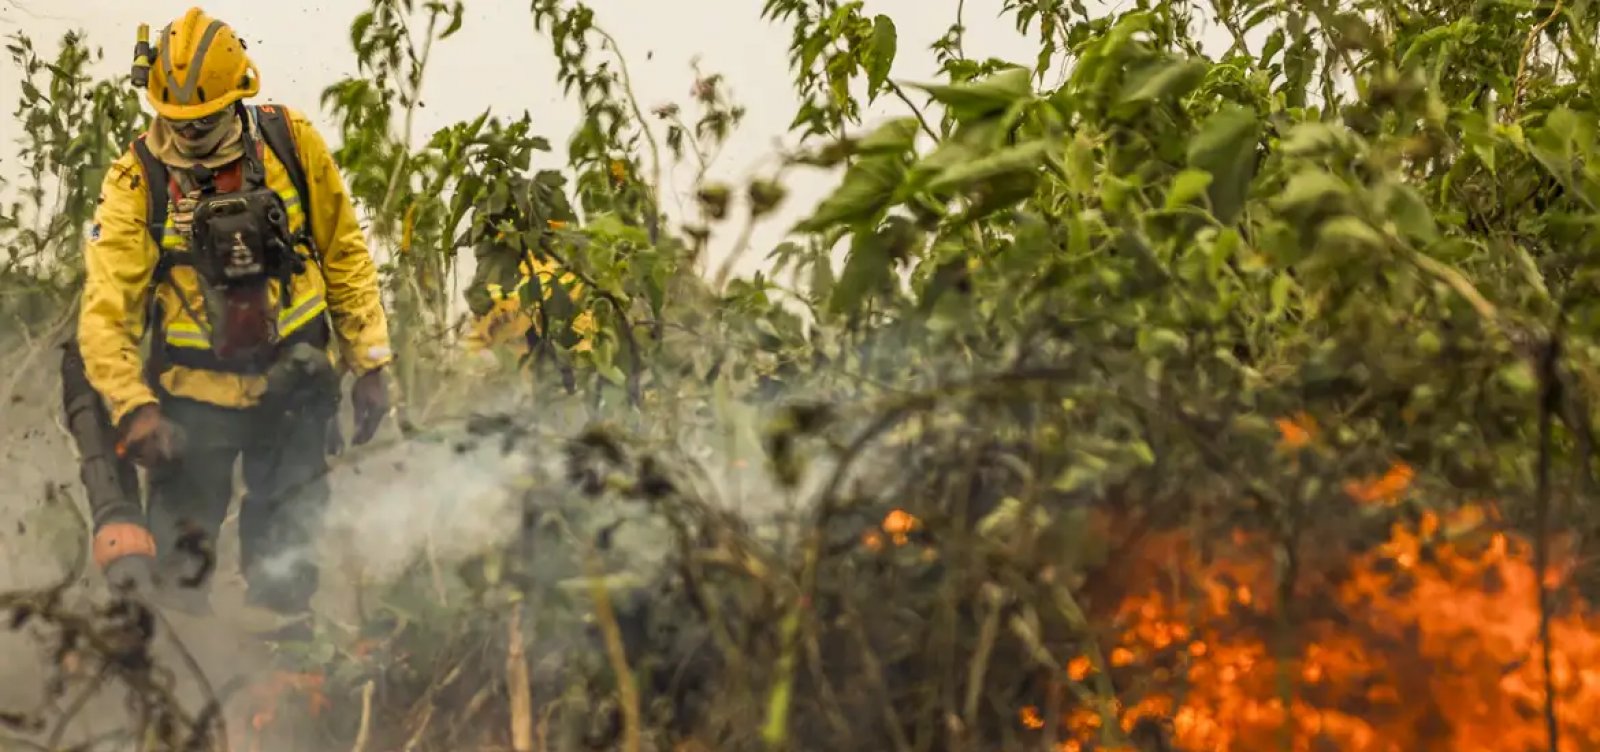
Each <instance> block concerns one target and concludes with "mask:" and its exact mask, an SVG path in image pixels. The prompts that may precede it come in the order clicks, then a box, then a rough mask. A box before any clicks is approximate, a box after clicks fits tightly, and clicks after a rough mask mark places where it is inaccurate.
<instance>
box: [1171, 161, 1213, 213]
mask: <svg viewBox="0 0 1600 752" xmlns="http://www.w3.org/2000/svg"><path fill="white" fill-rule="evenodd" d="M1210 185H1211V173H1209V172H1206V171H1205V170H1196V169H1194V168H1192V167H1191V168H1189V169H1187V170H1184V171H1183V172H1180V173H1178V176H1177V177H1176V178H1173V179H1172V188H1171V189H1170V190H1168V191H1167V204H1166V207H1167V208H1168V209H1176V208H1178V207H1180V206H1187V205H1189V204H1191V203H1193V202H1194V201H1195V199H1198V198H1200V197H1201V196H1204V195H1205V193H1206V188H1207V187H1209V186H1210Z"/></svg>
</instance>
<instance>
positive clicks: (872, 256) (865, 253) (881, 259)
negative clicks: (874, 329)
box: [828, 230, 893, 314]
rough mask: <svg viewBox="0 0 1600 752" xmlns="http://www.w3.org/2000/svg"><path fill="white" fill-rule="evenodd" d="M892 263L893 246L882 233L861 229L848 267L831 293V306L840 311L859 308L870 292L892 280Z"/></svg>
mask: <svg viewBox="0 0 1600 752" xmlns="http://www.w3.org/2000/svg"><path fill="white" fill-rule="evenodd" d="M892 264H893V259H892V258H891V257H890V254H889V246H888V244H887V243H885V242H883V238H882V237H881V236H880V235H878V234H877V233H875V232H872V231H870V230H863V231H860V232H857V233H856V234H855V237H854V238H853V239H852V241H851V246H850V255H849V257H848V258H846V259H845V262H844V270H843V271H842V272H840V274H839V281H838V283H837V284H835V285H834V287H833V294H832V295H830V296H829V299H828V308H829V310H831V311H833V312H834V313H837V314H849V313H853V312H855V311H856V309H857V308H859V307H860V305H861V302H862V301H863V300H865V299H866V297H867V296H868V295H869V294H870V293H872V292H873V291H874V290H878V289H880V288H881V287H883V286H884V285H885V284H886V283H888V281H889V280H890V278H891V276H892V274H891V272H892V271H893V270H892V269H891V265H892Z"/></svg>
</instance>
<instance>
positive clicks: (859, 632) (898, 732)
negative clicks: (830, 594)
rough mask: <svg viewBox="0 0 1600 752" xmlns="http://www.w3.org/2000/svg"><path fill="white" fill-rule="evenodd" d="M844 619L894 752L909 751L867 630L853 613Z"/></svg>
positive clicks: (881, 666) (903, 730)
mask: <svg viewBox="0 0 1600 752" xmlns="http://www.w3.org/2000/svg"><path fill="white" fill-rule="evenodd" d="M845 621H846V623H847V625H848V627H849V629H850V634H851V635H852V636H853V637H855V641H856V647H857V648H858V649H859V650H860V651H861V662H862V663H864V664H866V669H867V680H868V681H870V682H872V687H873V689H875V690H877V691H878V699H879V703H878V709H879V712H881V713H882V714H883V722H884V725H886V726H888V727H889V737H890V738H891V739H893V740H894V748H895V750H896V752H911V741H910V740H909V739H907V738H906V732H905V728H904V727H903V726H901V725H900V714H899V713H897V712H895V709H894V702H893V701H892V698H891V697H890V696H889V686H888V685H887V684H886V683H884V681H883V665H882V664H881V663H880V662H879V661H878V655H877V653H874V652H873V650H872V641H871V640H870V639H869V638H868V637H867V630H866V629H864V628H862V626H861V619H859V618H857V617H856V615H855V614H854V613H851V614H847V615H846V616H845Z"/></svg>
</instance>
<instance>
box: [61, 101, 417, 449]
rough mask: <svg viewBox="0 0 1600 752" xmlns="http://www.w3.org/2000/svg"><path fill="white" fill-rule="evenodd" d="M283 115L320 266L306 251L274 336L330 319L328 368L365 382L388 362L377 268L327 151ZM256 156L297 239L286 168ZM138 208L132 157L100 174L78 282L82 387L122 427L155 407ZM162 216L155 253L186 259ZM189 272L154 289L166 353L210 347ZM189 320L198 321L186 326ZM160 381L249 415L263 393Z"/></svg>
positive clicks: (171, 371)
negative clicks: (147, 368)
mask: <svg viewBox="0 0 1600 752" xmlns="http://www.w3.org/2000/svg"><path fill="white" fill-rule="evenodd" d="M282 109H284V110H285V111H286V113H287V114H288V116H289V123H290V128H291V131H292V133H293V135H294V140H295V145H296V150H297V151H298V153H299V157H300V161H301V163H302V165H303V166H304V169H305V173H306V181H307V183H308V184H309V189H310V192H311V201H312V206H311V207H310V210H311V219H312V230H313V231H314V233H315V241H316V244H317V247H318V248H320V249H322V266H321V267H319V266H318V265H317V263H316V262H315V261H314V260H313V257H311V256H310V255H309V252H308V251H306V250H305V249H302V252H306V253H307V254H308V257H307V260H306V269H305V271H304V272H303V273H301V274H298V275H296V276H295V277H294V279H293V281H292V284H291V287H290V291H289V292H290V295H289V298H290V299H289V301H288V302H287V304H286V305H284V306H283V307H282V309H281V311H280V314H279V317H278V325H279V333H280V335H281V336H283V337H288V336H289V335H290V334H293V333H294V332H295V331H297V330H301V329H304V328H305V327H307V326H309V325H312V324H314V323H315V322H316V321H317V320H318V319H319V317H321V316H322V315H323V314H324V312H326V313H327V314H329V317H330V318H331V321H332V325H333V326H332V330H333V334H334V337H333V338H332V340H333V341H332V342H330V343H329V357H330V360H331V361H333V362H338V361H340V360H342V361H343V363H344V364H345V365H346V366H347V367H348V368H350V369H351V370H353V371H354V372H355V373H357V374H361V373H365V372H367V371H370V370H372V369H374V368H377V367H380V366H383V365H385V364H387V363H389V362H390V360H391V359H392V354H391V351H390V348H389V331H388V322H387V319H386V317H385V315H384V311H383V307H382V301H381V292H380V290H379V287H378V273H377V267H376V265H375V264H374V263H373V260H372V256H371V254H370V253H369V252H368V250H367V244H366V238H365V236H364V234H363V233H362V230H361V227H360V225H359V224H358V222H357V218H356V211H355V206H354V204H353V203H352V201H351V198H350V195H349V193H348V192H347V191H346V189H345V184H344V178H343V177H342V176H341V175H340V174H339V170H338V166H337V165H336V164H335V163H334V161H333V156H332V154H331V153H330V152H329V150H328V147H327V144H326V142H324V141H323V139H322V137H321V135H320V134H319V133H317V131H316V129H315V127H314V126H313V125H312V124H311V123H310V121H309V120H307V119H306V118H305V117H304V116H303V115H301V114H300V113H299V112H297V111H295V110H292V109H289V108H282ZM264 152H265V153H264V154H263V157H262V159H263V162H264V165H265V168H266V177H267V185H268V186H269V187H271V188H272V190H274V191H276V192H277V193H278V194H279V195H280V196H282V197H283V199H284V203H285V205H286V206H287V208H288V217H289V222H290V229H291V231H298V230H299V229H300V228H301V227H302V226H303V225H304V224H305V219H306V207H304V206H301V204H300V197H299V195H298V194H297V193H296V192H295V190H294V185H293V182H292V181H291V180H290V178H289V175H288V172H287V171H286V170H285V169H284V166H283V163H282V162H280V161H278V159H277V157H276V156H275V155H274V154H273V153H272V151H271V150H270V149H266V150H264ZM145 200H146V180H145V178H144V176H143V174H142V170H141V169H140V167H139V161H138V158H137V156H135V155H134V153H133V150H132V149H131V148H130V149H129V150H127V151H126V152H124V153H123V155H122V156H121V157H120V158H119V159H118V160H117V161H116V162H114V163H113V164H112V165H111V168H110V169H109V170H108V171H107V173H106V177H105V181H104V182H103V183H102V185H101V191H100V204H99V206H98V208H97V209H96V210H95V217H94V222H95V230H94V232H92V233H91V235H90V237H91V240H90V242H89V243H88V245H87V247H86V248H85V250H84V262H85V267H86V279H85V286H84V292H83V301H82V305H81V310H80V314H79V317H78V343H79V347H80V348H81V349H82V352H83V358H84V364H85V366H86V369H87V373H88V376H89V381H90V383H92V384H93V385H94V387H95V389H96V391H98V392H100V394H101V395H102V396H103V397H104V398H105V399H106V402H107V406H108V408H109V409H110V412H111V419H112V420H113V421H115V422H117V423H118V424H120V423H121V421H122V419H123V417H124V416H125V415H127V414H128V412H129V411H131V410H133V409H134V408H136V407H139V406H140V405H143V404H147V403H150V402H155V401H156V395H155V392H154V390H153V389H152V388H151V386H150V385H149V384H148V383H147V382H146V380H145V373H144V359H143V357H142V356H141V352H140V343H141V340H143V339H144V337H145V334H146V328H147V327H146V324H147V323H148V322H146V321H145V314H146V299H145V295H146V291H147V289H148V285H149V282H150V279H151V276H152V274H153V273H154V272H155V270H156V263H157V260H158V258H159V256H158V252H157V248H156V247H155V242H154V241H153V240H152V239H151V237H150V235H149V233H148V231H147V230H146V227H145ZM167 216H168V221H167V224H166V230H165V232H164V234H163V237H162V246H163V247H164V249H165V250H167V251H182V250H186V239H185V238H183V237H182V236H181V234H179V233H178V232H177V231H176V230H175V229H174V228H173V223H172V219H171V217H172V212H171V211H170V210H169V211H168V215H167ZM195 275H196V271H195V269H194V268H193V267H192V266H186V265H180V266H175V267H173V268H171V270H170V271H169V272H168V281H167V283H164V284H160V285H158V286H157V287H156V288H155V298H156V300H155V303H156V305H155V312H156V314H157V315H158V316H159V317H160V322H159V326H160V330H161V331H162V332H163V333H164V336H163V343H162V344H165V346H166V347H167V348H169V349H168V352H169V353H174V354H176V353H180V352H181V351H182V350H184V349H188V350H189V351H195V350H200V351H202V352H203V351H204V350H206V349H208V348H209V347H210V342H209V341H208V339H207V336H206V332H207V331H208V328H207V327H206V325H207V323H208V322H206V321H205V320H204V319H205V318H206V312H205V308H204V303H203V300H204V298H203V296H202V295H201V292H200V288H199V287H198V286H197V284H196V277H195ZM174 287H176V288H178V289H174ZM180 290H181V293H182V295H181V297H180V295H179V291H180ZM269 290H270V291H271V292H270V295H271V296H272V297H271V301H272V302H273V303H276V302H277V298H278V291H279V286H278V285H277V284H272V285H270V286H269ZM185 300H187V301H188V306H187V308H186V307H185V305H184V301H185ZM190 311H193V313H194V314H195V315H197V316H199V317H200V319H201V320H199V321H196V320H195V319H194V318H192V317H191V315H190ZM158 378H159V379H160V382H161V387H162V389H164V390H165V391H167V392H169V393H171V394H173V395H175V396H179V397H187V398H191V399H195V400H199V401H202V402H208V403H211V404H216V405H221V406H224V407H249V406H252V405H254V404H256V403H257V402H258V401H259V400H260V398H261V394H262V392H263V391H264V389H265V387H266V381H265V377H264V376H260V375H255V374H245V373H227V372H222V371H215V370H208V369H205V368H199V367H191V366H186V365H178V364H169V365H168V366H167V368H166V369H165V370H164V371H163V372H162V373H160V374H159V376H158Z"/></svg>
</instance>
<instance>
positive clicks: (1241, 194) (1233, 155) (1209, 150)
mask: <svg viewBox="0 0 1600 752" xmlns="http://www.w3.org/2000/svg"><path fill="white" fill-rule="evenodd" d="M1259 128H1260V123H1259V122H1258V121H1257V119H1256V114H1255V112H1254V111H1252V110H1248V109H1245V108H1243V107H1238V106H1229V107H1225V108H1224V109H1221V110H1218V111H1217V112H1216V113H1215V114H1213V115H1212V116H1211V117H1209V118H1207V119H1206V121H1205V122H1204V123H1202V124H1201V125H1200V130H1199V132H1198V133H1196V134H1195V137H1194V140H1193V141H1191V142H1190V144H1189V166H1190V167H1193V168H1196V169H1200V170H1204V171H1206V172H1209V173H1211V185H1210V187H1209V190H1208V191H1207V193H1208V195H1209V196H1210V198H1211V213H1212V215H1214V216H1215V217H1216V218H1217V221H1219V222H1221V223H1223V224H1231V223H1232V222H1233V221H1234V219H1235V218H1237V217H1238V215H1239V211H1240V210H1241V209H1242V208H1243V207H1244V200H1245V197H1246V196H1247V195H1248V194H1249V192H1250V181H1251V179H1253V178H1254V177H1255V171H1256V140H1257V138H1258V132H1259Z"/></svg>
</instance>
